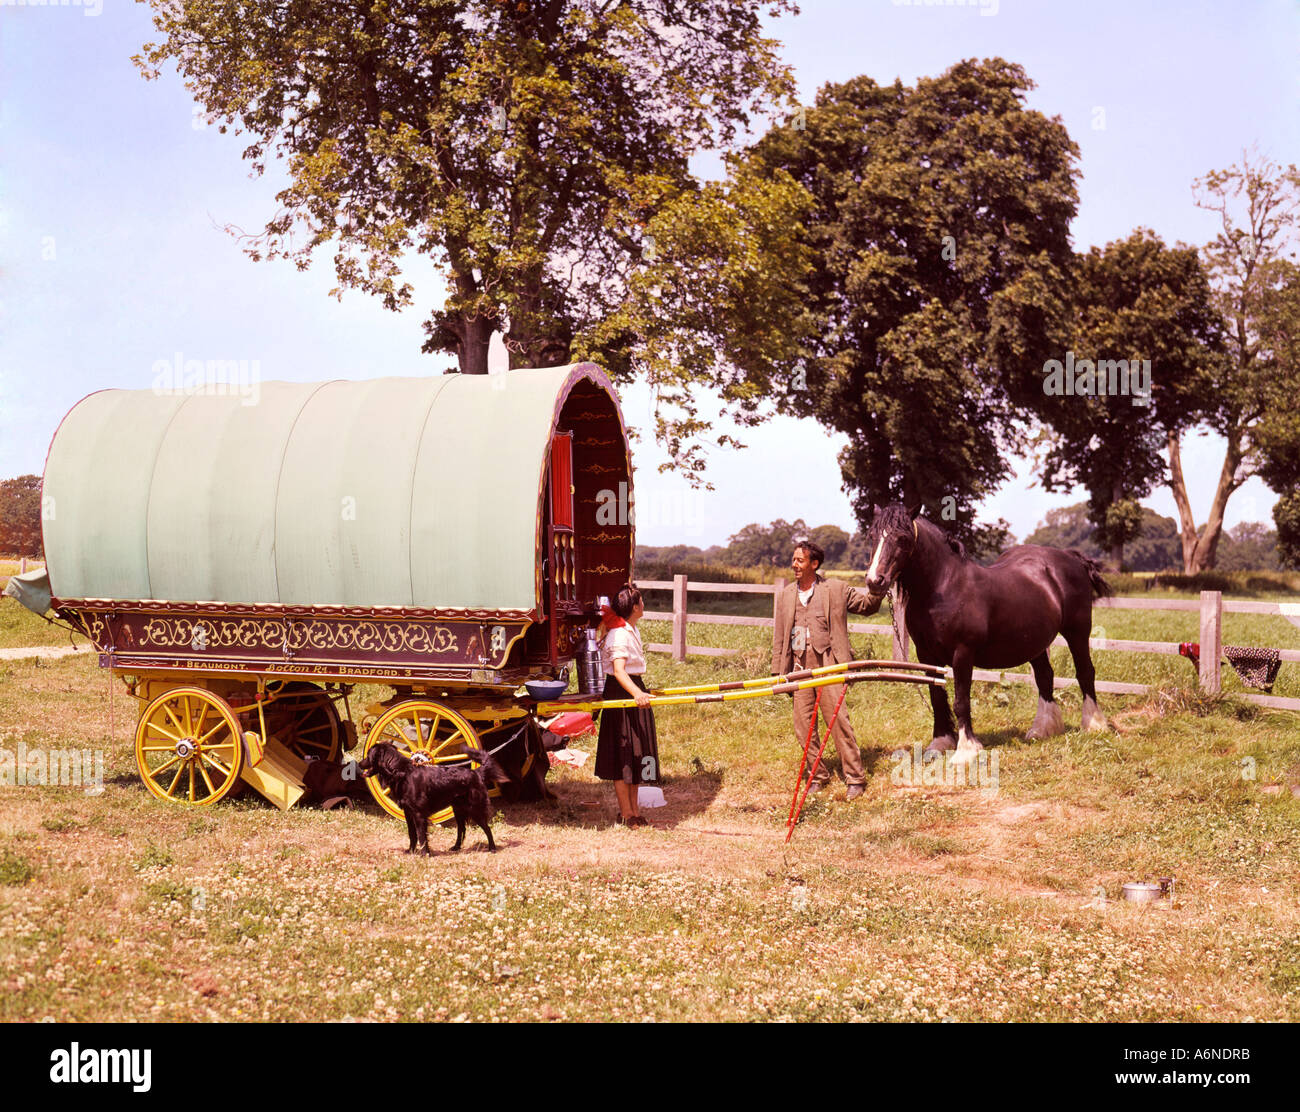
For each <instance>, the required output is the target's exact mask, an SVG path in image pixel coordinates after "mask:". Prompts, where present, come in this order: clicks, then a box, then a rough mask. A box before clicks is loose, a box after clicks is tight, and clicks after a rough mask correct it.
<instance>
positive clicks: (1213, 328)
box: [1041, 228, 1222, 559]
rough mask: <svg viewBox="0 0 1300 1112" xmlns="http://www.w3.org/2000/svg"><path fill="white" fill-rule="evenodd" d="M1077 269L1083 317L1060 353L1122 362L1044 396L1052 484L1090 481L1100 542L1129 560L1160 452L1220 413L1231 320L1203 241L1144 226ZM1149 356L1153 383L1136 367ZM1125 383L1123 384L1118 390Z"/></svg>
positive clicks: (1076, 318)
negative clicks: (1219, 302)
mask: <svg viewBox="0 0 1300 1112" xmlns="http://www.w3.org/2000/svg"><path fill="white" fill-rule="evenodd" d="M1072 273H1073V282H1072V290H1073V294H1072V297H1071V311H1072V322H1071V325H1070V327H1069V329H1068V332H1067V339H1066V341H1065V342H1066V349H1065V350H1062V351H1061V352H1059V353H1058V354H1057V355H1056V356H1055V358H1056V359H1057V360H1058V361H1059V362H1062V363H1064V362H1065V361H1066V351H1067V350H1068V351H1070V352H1073V353H1074V357H1075V359H1076V361H1077V360H1084V359H1087V360H1088V361H1089V362H1090V363H1091V364H1095V365H1096V369H1097V370H1098V371H1099V372H1100V371H1101V370H1102V365H1101V361H1103V360H1104V361H1107V363H1110V364H1111V366H1107V367H1106V368H1105V373H1104V374H1099V376H1098V378H1099V380H1100V381H1098V382H1096V383H1094V382H1091V381H1090V382H1089V383H1088V384H1087V386H1086V388H1087V390H1088V391H1089V394H1086V395H1084V396H1078V394H1074V395H1071V394H1063V395H1054V396H1048V397H1045V399H1044V406H1043V410H1042V415H1043V418H1044V420H1045V421H1046V422H1047V424H1048V427H1049V429H1050V433H1049V434H1048V437H1047V445H1048V446H1047V450H1046V452H1045V455H1044V458H1043V460H1042V465H1041V469H1042V475H1043V485H1044V486H1045V487H1046V488H1047V489H1048V490H1069V489H1070V488H1071V487H1074V486H1076V485H1081V486H1083V487H1085V488H1086V489H1087V490H1088V494H1089V499H1088V507H1089V520H1090V521H1091V522H1092V525H1093V527H1094V530H1095V532H1094V536H1095V539H1096V541H1097V543H1098V544H1099V545H1100V546H1101V547H1102V549H1104V550H1106V551H1107V552H1108V553H1110V554H1112V555H1113V556H1114V557H1116V558H1117V559H1118V558H1122V550H1123V548H1124V545H1126V544H1127V543H1129V542H1130V541H1132V540H1133V539H1134V538H1136V537H1137V536H1138V535H1139V534H1140V532H1141V526H1142V518H1141V510H1140V508H1139V507H1138V505H1137V500H1138V499H1140V498H1143V497H1145V496H1146V495H1148V494H1149V493H1150V492H1151V490H1152V488H1153V487H1154V486H1155V485H1156V483H1157V482H1158V481H1160V480H1161V479H1162V478H1163V477H1164V476H1165V461H1164V459H1163V457H1162V455H1161V452H1162V451H1163V450H1164V449H1165V447H1166V444H1167V442H1168V439H1169V437H1170V436H1171V435H1173V436H1177V435H1180V434H1181V433H1182V432H1183V430H1185V429H1186V428H1188V427H1190V426H1191V425H1194V424H1197V423H1199V422H1201V421H1202V420H1206V419H1209V418H1210V417H1211V416H1212V415H1213V414H1214V413H1215V412H1216V410H1217V407H1218V396H1217V395H1216V394H1215V393H1214V391H1213V390H1212V385H1213V381H1214V374H1215V371H1216V368H1217V365H1218V362H1219V360H1220V359H1221V353H1222V342H1221V338H1220V332H1221V322H1220V320H1219V317H1218V314H1217V313H1216V312H1215V311H1214V310H1213V309H1212V308H1211V307H1210V304H1209V302H1210V289H1209V281H1208V279H1207V277H1206V274H1205V270H1204V268H1203V267H1202V265H1201V262H1200V259H1199V257H1198V256H1197V253H1196V251H1195V249H1194V248H1190V247H1183V246H1179V247H1175V248H1168V247H1166V246H1165V245H1164V243H1163V242H1162V241H1161V239H1160V238H1159V237H1158V236H1156V235H1155V234H1154V233H1153V232H1150V231H1148V230H1146V229H1143V228H1139V229H1138V230H1137V231H1135V232H1134V233H1133V234H1132V235H1130V236H1129V237H1128V238H1127V239H1124V240H1119V241H1117V242H1114V243H1110V244H1107V246H1106V248H1105V250H1104V251H1103V250H1099V249H1097V248H1095V247H1094V248H1093V249H1092V250H1091V251H1090V252H1088V254H1086V255H1081V256H1077V257H1076V259H1075V265H1074V268H1073V272H1072ZM1117 360H1118V361H1122V362H1121V364H1120V367H1119V369H1118V371H1116V372H1115V378H1116V381H1115V382H1113V383H1112V382H1111V381H1110V380H1111V373H1112V370H1113V364H1114V361H1117ZM1147 361H1149V363H1150V380H1149V384H1146V385H1145V386H1144V385H1143V383H1142V377H1143V374H1139V373H1137V367H1138V366H1140V365H1145V363H1146V362H1147ZM1076 365H1077V364H1076ZM1125 375H1127V376H1128V377H1127V381H1125V380H1124V376H1125ZM1114 386H1118V387H1119V388H1120V391H1121V393H1119V394H1112V393H1111V392H1110V390H1111V388H1112V387H1114ZM1094 387H1096V389H1095V390H1094ZM1135 387H1136V388H1138V389H1149V391H1150V401H1149V404H1135V398H1134V394H1133V391H1134V388H1135ZM1136 400H1141V399H1136Z"/></svg>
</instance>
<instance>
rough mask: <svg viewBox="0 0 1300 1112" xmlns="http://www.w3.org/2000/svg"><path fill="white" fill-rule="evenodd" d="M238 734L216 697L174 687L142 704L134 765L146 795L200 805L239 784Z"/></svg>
mask: <svg viewBox="0 0 1300 1112" xmlns="http://www.w3.org/2000/svg"><path fill="white" fill-rule="evenodd" d="M243 736H244V735H243V732H242V731H241V730H240V728H239V722H238V720H237V719H236V718H235V714H234V711H232V710H231V708H230V704H229V703H227V702H226V701H225V700H224V699H223V698H221V696H220V695H214V694H213V693H212V692H211V691H208V690H206V689H204V688H202V687H178V688H174V689H173V690H171V691H167V692H164V693H163V694H162V695H159V696H158V698H156V699H154V700H153V702H151V703H150V704H149V705H148V706H147V707H145V709H144V713H143V714H142V715H141V716H140V724H139V725H138V726H137V727H136V731H135V763H136V765H137V767H138V768H139V769H140V777H141V779H142V780H144V786H145V787H146V788H148V789H149V792H150V794H152V795H155V796H157V797H158V798H159V799H167V800H171V801H173V802H177V803H193V804H198V805H200V806H204V805H207V804H209V803H215V802H216V801H217V800H218V799H220V798H221V797H222V796H224V795H225V794H226V793H227V792H229V791H230V789H231V788H233V787H234V786H235V784H236V783H238V781H239V774H240V772H241V771H242V770H243V767H244V746H243Z"/></svg>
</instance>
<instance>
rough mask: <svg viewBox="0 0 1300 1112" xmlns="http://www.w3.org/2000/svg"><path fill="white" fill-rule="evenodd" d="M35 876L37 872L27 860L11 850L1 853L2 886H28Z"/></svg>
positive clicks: (0, 877) (0, 882)
mask: <svg viewBox="0 0 1300 1112" xmlns="http://www.w3.org/2000/svg"><path fill="white" fill-rule="evenodd" d="M35 875H36V870H35V869H33V868H32V865H31V862H30V861H28V860H27V858H25V857H23V856H21V855H20V854H17V853H14V851H13V850H10V849H7V850H5V851H4V852H3V853H0V884H4V885H21V884H26V883H27V882H28V881H29V880H31V879H32V877H34V876H35Z"/></svg>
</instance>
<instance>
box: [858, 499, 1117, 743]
mask: <svg viewBox="0 0 1300 1112" xmlns="http://www.w3.org/2000/svg"><path fill="white" fill-rule="evenodd" d="M872 510H873V516H872V521H871V528H870V530H869V531H868V533H867V541H868V544H869V545H870V551H871V554H872V555H871V567H870V568H869V569H868V570H867V577H866V580H867V581H866V585H867V591H868V593H869V594H870V595H871V596H872V598H883V597H884V595H885V593H886V592H887V591H888V590H889V587H890V585H891V584H892V583H894V582H897V583H898V586H899V588H900V589H901V591H902V594H903V596H904V603H905V606H906V621H907V632H908V635H909V636H910V637H911V638H912V642H913V643H914V644H915V645H916V656H917V659H918V660H920V661H921V663H922V664H938V665H948V666H951V667H952V673H953V681H954V687H955V688H956V699H955V704H956V706H955V708H954V709H955V710H956V715H957V719H956V733H957V736H956V737H954V736H953V734H954V723H953V713H952V710H950V709H949V707H948V693H947V691H946V690H945V689H944V688H942V687H932V688H930V704H931V706H932V707H933V708H934V740H933V741H931V742H930V745H929V746H928V747H927V749H926V752H927V753H933V752H940V751H943V750H947V749H956V750H957V751H958V753H959V754H961V756H962V759H970V757H972V756H973V755H974V753H975V751H977V750H979V749H982V748H983V746H982V745H981V744H980V742H979V739H978V738H976V736H975V731H974V729H973V728H972V726H971V720H970V685H971V670H972V669H973V668H1012V667H1015V666H1016V665H1018V664H1024V663H1026V662H1028V663H1029V664H1031V665H1032V666H1033V669H1034V681H1035V683H1036V684H1037V685H1038V713H1037V714H1036V715H1035V716H1034V722H1033V725H1032V726H1030V727H1029V732H1028V733H1027V734H1026V735H1025V736H1026V737H1028V738H1040V737H1050V736H1051V735H1053V734H1059V733H1061V732H1063V731H1064V729H1065V724H1064V722H1063V720H1062V718H1061V708H1060V706H1059V705H1058V704H1057V702H1056V700H1055V698H1054V697H1053V690H1052V665H1051V661H1050V660H1049V658H1048V652H1049V649H1050V647H1051V644H1052V641H1053V640H1054V639H1055V637H1056V635H1057V634H1058V633H1059V634H1061V635H1062V636H1063V637H1064V638H1065V642H1066V644H1067V645H1069V647H1070V655H1071V656H1073V657H1074V670H1075V674H1076V675H1077V676H1078V680H1079V687H1080V689H1081V690H1082V692H1083V728H1084V729H1085V730H1104V729H1106V728H1107V727H1106V718H1105V715H1103V714H1102V713H1101V711H1100V710H1099V709H1098V707H1097V691H1096V688H1095V687H1094V685H1093V680H1094V677H1095V672H1094V670H1093V667H1092V657H1091V656H1090V655H1089V653H1088V634H1089V632H1090V631H1091V629H1092V600H1093V599H1094V598H1099V597H1101V596H1103V595H1108V594H1110V588H1109V587H1107V585H1106V581H1105V580H1104V579H1103V578H1102V576H1101V568H1100V566H1099V565H1098V564H1097V563H1096V562H1095V561H1093V560H1089V559H1088V558H1087V557H1086V556H1084V555H1083V554H1082V553H1079V552H1075V551H1073V550H1070V551H1066V550H1064V549H1060V548H1045V547H1043V546H1042V545H1037V544H1023V545H1019V546H1017V547H1015V548H1012V549H1008V550H1007V551H1006V552H1004V553H1003V554H1002V555H1001V556H1000V557H999V558H998V561H997V563H995V564H993V565H992V566H991V567H987V568H984V567H981V566H980V565H979V564H977V563H975V562H974V561H973V560H970V559H968V558H967V556H966V551H965V549H964V548H963V547H962V545H961V542H960V541H957V540H954V539H953V538H951V537H949V536H948V534H947V533H945V532H944V531H943V530H942V529H940V528H939V527H938V526H937V525H933V524H931V523H930V522H928V521H926V520H925V518H923V517H919V516H917V515H918V514H919V513H920V508H919V507H918V508H917V509H916V510H914V511H910V512H909V511H908V510H907V509H905V508H904V507H903V506H900V505H893V506H873V507H872Z"/></svg>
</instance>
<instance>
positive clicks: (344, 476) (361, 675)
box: [12, 363, 634, 817]
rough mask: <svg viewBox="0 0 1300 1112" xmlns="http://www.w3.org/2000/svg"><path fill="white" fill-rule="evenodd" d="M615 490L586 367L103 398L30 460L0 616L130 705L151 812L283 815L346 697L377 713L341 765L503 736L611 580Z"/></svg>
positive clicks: (609, 413)
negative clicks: (36, 496) (100, 670)
mask: <svg viewBox="0 0 1300 1112" xmlns="http://www.w3.org/2000/svg"><path fill="white" fill-rule="evenodd" d="M250 401H252V402H253V403H254V404H248V403H249V402H250ZM631 482H632V475H631V458H630V455H629V451H628V443H627V434H626V430H625V428H624V425H623V419H622V414H621V412H620V409H619V404H618V399H617V397H616V395H615V393H614V390H613V388H612V386H611V385H610V382H609V379H608V378H607V377H606V376H605V374H604V373H603V372H602V371H601V370H600V368H598V367H596V366H595V365H594V364H591V363H580V364H575V365H572V366H567V367H554V368H545V369H536V370H515V371H509V372H506V373H504V374H500V375H490V376H478V375H459V374H452V375H445V376H441V377H437V378H410V379H406V378H382V379H374V380H369V381H363V382H351V381H331V382H323V383H288V382H268V383H262V384H260V386H259V389H258V394H257V396H256V397H254V398H249V397H246V396H239V395H234V394H232V395H228V396H213V395H211V394H201V395H193V396H185V395H183V394H172V393H158V392H154V391H148V390H104V391H100V392H98V393H95V394H91V395H90V396H89V397H87V398H85V399H83V400H82V401H81V402H79V403H78V404H77V405H76V406H75V407H74V408H73V409H72V411H71V412H70V413H68V415H67V416H66V417H65V418H64V420H63V422H62V424H61V425H60V426H59V428H58V431H57V432H56V433H55V436H54V440H53V443H52V444H51V446H50V451H49V456H48V459H47V461H46V469H45V485H44V498H45V503H44V504H45V507H46V517H47V520H46V522H45V527H44V532H45V552H46V569H45V573H44V575H46V576H48V579H45V578H43V577H42V574H41V573H36V574H35V575H32V576H28V577H26V579H25V580H24V581H22V582H15V584H14V590H13V592H12V593H15V594H18V595H20V596H22V597H21V599H20V600H21V601H24V602H25V603H26V604H27V605H29V606H31V607H32V608H33V609H37V610H38V611H40V612H46V611H48V610H52V611H53V612H54V614H55V615H57V616H58V617H59V618H61V619H62V620H63V621H65V622H67V623H68V624H69V625H71V626H73V627H74V628H75V629H77V630H79V631H81V632H83V633H85V635H86V636H87V637H89V638H90V640H91V641H92V642H93V643H94V645H95V647H96V648H97V649H98V650H99V654H100V655H99V662H100V665H101V667H104V668H108V669H110V670H111V671H112V674H113V675H114V676H116V677H118V678H120V680H121V681H122V682H123V683H124V684H125V685H126V688H127V690H128V692H129V693H130V694H131V695H132V696H134V697H135V698H136V699H137V700H139V703H140V708H141V709H140V717H139V724H138V726H137V729H136V733H135V755H136V762H137V765H138V767H139V770H140V775H141V777H142V779H143V781H144V784H145V786H146V787H147V788H148V790H149V791H150V792H151V793H153V795H155V796H157V797H158V798H159V799H164V800H173V801H177V802H182V803H189V804H196V805H206V804H211V803H215V802H216V801H217V800H219V799H221V798H222V797H223V796H225V795H227V794H228V793H229V792H230V791H231V790H232V789H234V788H235V787H236V786H237V785H238V784H240V783H241V782H243V783H247V784H250V785H251V786H252V787H254V788H256V789H257V790H258V791H260V792H261V793H262V794H263V795H265V796H267V798H269V799H271V800H272V801H273V802H274V803H276V804H277V805H278V806H280V807H282V808H287V807H289V806H292V804H293V803H294V802H296V801H297V799H298V798H299V797H300V796H301V795H302V792H303V784H302V779H303V773H304V771H305V768H306V764H305V761H306V759H307V758H310V757H320V758H326V759H335V758H337V757H338V755H339V753H340V751H341V749H343V748H345V747H346V748H351V747H352V745H353V744H354V743H355V741H356V729H355V727H354V726H353V724H352V722H351V712H350V707H349V706H348V705H347V696H348V694H349V693H350V691H351V690H352V687H353V685H355V684H358V683H371V684H381V685H387V686H388V687H389V688H391V689H392V691H393V696H392V697H391V698H389V699H386V700H383V701H382V703H381V705H377V706H374V707H373V708H372V711H373V723H372V724H370V725H369V729H368V731H367V732H366V734H365V739H364V740H365V748H366V749H367V750H368V749H369V748H370V747H371V746H373V745H375V744H378V743H379V742H381V741H388V742H391V743H393V744H395V745H397V746H398V748H399V749H401V750H403V751H404V752H406V753H408V754H411V755H416V754H420V753H422V754H423V755H424V756H423V757H422V758H421V759H429V760H434V761H439V760H456V759H463V758H462V757H459V756H458V754H459V753H460V751H461V749H462V747H463V746H465V745H466V744H469V745H474V746H483V747H486V748H492V747H494V746H495V745H497V744H500V743H501V742H504V741H506V740H508V739H510V738H511V737H512V735H519V734H520V732H521V727H526V726H527V724H528V722H529V721H530V712H531V710H532V707H533V705H534V704H533V703H532V702H531V701H529V700H527V699H523V698H520V697H519V696H518V695H517V694H516V692H517V691H518V690H519V689H520V686H521V684H523V683H524V682H526V681H531V680H538V679H555V678H556V677H558V676H560V675H561V674H562V671H563V669H564V668H565V666H566V665H567V664H568V663H569V662H570V661H571V660H572V658H573V657H574V655H575V653H576V652H577V651H578V650H579V649H580V648H581V647H582V645H583V644H584V641H585V633H586V630H587V629H588V628H589V627H590V626H591V625H593V624H594V623H595V621H596V617H597V614H596V607H595V601H596V599H597V598H598V597H599V596H601V595H612V594H614V593H615V592H616V591H617V589H618V588H619V586H620V585H621V584H622V583H624V582H625V581H626V580H627V579H629V578H630V576H631V572H632V559H633V551H634V548H633V545H634V538H633V529H632V524H631V522H630V521H621V520H617V517H616V515H611V514H609V513H607V512H605V511H606V510H607V509H608V508H609V505H610V503H611V501H614V500H615V499H616V497H617V493H618V492H619V490H620V484H626V486H625V487H624V489H625V490H627V491H630V490H631ZM611 492H613V493H612V496H611ZM623 504H626V501H625V500H624V502H623ZM611 518H613V519H612V520H611ZM341 704H342V705H343V706H344V708H345V712H346V717H345V714H341V713H340V709H339V708H340V705H341ZM365 724H366V723H364V722H363V726H364V725H365ZM522 733H523V734H524V735H525V736H526V735H528V734H529V733H535V731H529V730H528V729H526V728H525V729H523V730H522ZM498 739H499V740H498ZM531 759H532V754H530V755H529V756H528V757H526V758H525V759H524V761H523V765H522V766H520V767H521V770H523V771H526V770H527V765H528V762H529V761H530V760H531ZM367 783H368V784H369V785H371V790H372V791H374V792H375V794H376V797H377V799H378V800H379V802H380V804H381V805H382V806H384V808H385V809H386V810H388V811H390V812H391V813H392V814H394V815H396V816H399V817H400V815H401V812H400V810H399V809H398V808H397V807H396V806H395V804H394V803H393V802H392V801H391V800H390V799H389V798H387V796H386V795H385V794H384V792H383V790H382V788H380V786H379V785H378V783H377V782H376V781H374V780H369V781H367Z"/></svg>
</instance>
